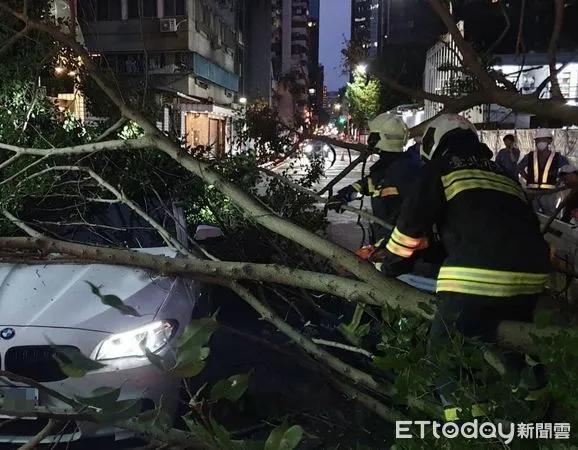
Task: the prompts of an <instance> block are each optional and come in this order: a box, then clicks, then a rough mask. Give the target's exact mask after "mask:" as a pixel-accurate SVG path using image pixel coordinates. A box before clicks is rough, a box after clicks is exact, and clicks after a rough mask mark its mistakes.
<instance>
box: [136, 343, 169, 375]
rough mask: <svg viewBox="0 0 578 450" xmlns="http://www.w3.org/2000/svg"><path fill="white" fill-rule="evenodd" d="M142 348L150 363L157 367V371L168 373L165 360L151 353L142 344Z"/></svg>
mask: <svg viewBox="0 0 578 450" xmlns="http://www.w3.org/2000/svg"><path fill="white" fill-rule="evenodd" d="M140 347H141V349H142V351H143V352H144V354H145V356H146V357H147V359H148V360H149V362H150V363H151V364H152V365H153V366H154V367H156V368H157V369H159V370H160V371H162V372H165V371H166V367H165V361H164V360H163V358H161V357H160V356H159V355H157V354H156V353H153V352H151V351H150V350H149V349H148V348H146V346H145V345H144V344H141V346H140Z"/></svg>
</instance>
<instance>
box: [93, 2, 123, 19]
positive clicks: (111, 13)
mask: <svg viewBox="0 0 578 450" xmlns="http://www.w3.org/2000/svg"><path fill="white" fill-rule="evenodd" d="M96 18H97V20H121V19H122V7H121V4H120V2H119V1H118V0H97V2H96Z"/></svg>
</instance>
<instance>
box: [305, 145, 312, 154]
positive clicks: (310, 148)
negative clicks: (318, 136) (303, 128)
mask: <svg viewBox="0 0 578 450" xmlns="http://www.w3.org/2000/svg"><path fill="white" fill-rule="evenodd" d="M305 151H306V152H307V153H311V152H312V151H313V145H311V144H307V145H306V146H305Z"/></svg>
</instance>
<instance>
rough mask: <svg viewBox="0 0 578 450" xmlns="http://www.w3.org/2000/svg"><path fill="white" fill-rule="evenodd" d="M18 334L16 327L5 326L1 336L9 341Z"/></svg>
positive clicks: (0, 331)
mask: <svg viewBox="0 0 578 450" xmlns="http://www.w3.org/2000/svg"><path fill="white" fill-rule="evenodd" d="M15 335H16V330H14V328H4V329H3V330H0V338H2V339H4V340H6V341H8V340H10V339H12V338H13V337H14V336H15Z"/></svg>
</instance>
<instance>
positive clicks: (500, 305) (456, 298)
mask: <svg viewBox="0 0 578 450" xmlns="http://www.w3.org/2000/svg"><path fill="white" fill-rule="evenodd" d="M538 297H539V296H538V295H519V296H515V297H506V298H496V297H483V296H477V295H469V294H461V293H456V292H439V293H438V298H439V299H440V302H441V304H440V306H439V308H438V309H437V312H436V315H435V317H434V320H433V323H432V326H431V329H430V334H429V342H428V352H429V353H430V354H431V355H432V357H434V361H435V355H436V354H437V353H438V352H439V351H440V350H442V349H443V348H444V347H445V346H446V345H448V344H449V343H450V340H451V338H452V335H453V334H454V333H455V331H459V332H460V333H462V334H463V335H464V337H465V338H466V339H467V341H468V342H469V344H468V345H476V343H478V344H479V345H480V346H481V347H484V344H492V343H495V342H496V331H497V327H498V324H499V323H500V322H501V321H503V320H514V321H519V322H532V321H533V316H534V309H535V308H536V304H537V302H538ZM497 356H498V358H499V361H500V363H501V365H502V366H503V368H504V369H505V370H506V372H508V373H511V374H512V375H514V376H519V374H520V373H521V372H522V370H523V369H524V368H525V367H526V359H525V355H523V354H520V353H516V352H509V351H504V350H501V349H500V350H499V351H498V352H497ZM437 372H438V373H436V377H435V387H436V390H437V394H438V397H439V398H440V400H441V401H442V404H443V405H444V408H451V407H455V406H456V398H455V392H456V389H457V382H458V380H459V379H460V378H461V375H462V374H460V373H455V370H453V371H452V370H451V369H450V370H447V369H444V368H443V367H440V368H439V370H438V371H437ZM476 400H477V401H483V400H484V399H476ZM473 409H475V408H473ZM481 415H483V414H481ZM446 420H452V419H448V413H447V410H446Z"/></svg>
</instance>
